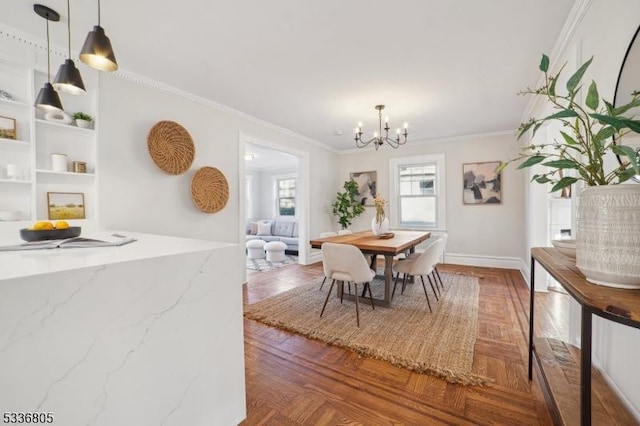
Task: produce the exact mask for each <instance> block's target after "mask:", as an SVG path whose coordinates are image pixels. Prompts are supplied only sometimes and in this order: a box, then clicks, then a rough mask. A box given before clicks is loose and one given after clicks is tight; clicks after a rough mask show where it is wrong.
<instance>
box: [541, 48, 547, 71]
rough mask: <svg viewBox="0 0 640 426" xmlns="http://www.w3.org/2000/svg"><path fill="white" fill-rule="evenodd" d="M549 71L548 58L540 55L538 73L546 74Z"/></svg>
mask: <svg viewBox="0 0 640 426" xmlns="http://www.w3.org/2000/svg"><path fill="white" fill-rule="evenodd" d="M548 70H549V57H548V56H547V55H545V54H544V53H543V54H542V59H540V71H542V72H545V73H546V72H547V71H548Z"/></svg>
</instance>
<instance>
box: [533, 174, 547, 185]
mask: <svg viewBox="0 0 640 426" xmlns="http://www.w3.org/2000/svg"><path fill="white" fill-rule="evenodd" d="M532 180H535V181H536V182H538V183H547V182H551V179H549V178H548V177H546V176H544V175H542V176H537V177H536V178H535V179H532Z"/></svg>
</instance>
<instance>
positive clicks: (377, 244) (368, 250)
mask: <svg viewBox="0 0 640 426" xmlns="http://www.w3.org/2000/svg"><path fill="white" fill-rule="evenodd" d="M392 233H393V237H391V238H381V236H376V235H374V234H373V232H371V231H362V232H354V233H353V234H347V235H338V236H335V237H325V238H317V239H314V240H311V241H309V243H310V244H311V247H312V248H322V244H323V243H327V242H329V243H338V244H351V245H353V246H356V247H358V248H359V249H360V250H361V251H362V252H363V253H364V254H371V255H373V262H372V264H373V266H374V267H375V258H376V256H378V255H381V256H384V299H377V298H374V299H373V302H374V303H375V304H376V305H380V306H386V307H391V292H392V287H391V284H392V281H393V258H394V256H397V255H399V254H400V253H406V252H409V253H413V252H414V251H415V247H416V246H417V245H418V244H420V243H421V242H423V241H424V240H426V239H428V238H429V237H431V233H430V232H424V231H393V232H392ZM341 295H342V286H338V296H341ZM344 297H346V298H347V299H353V296H351V295H348V294H345V295H344Z"/></svg>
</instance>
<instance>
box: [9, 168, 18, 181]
mask: <svg viewBox="0 0 640 426" xmlns="http://www.w3.org/2000/svg"><path fill="white" fill-rule="evenodd" d="M7 179H11V180H16V179H18V166H16V165H15V164H7Z"/></svg>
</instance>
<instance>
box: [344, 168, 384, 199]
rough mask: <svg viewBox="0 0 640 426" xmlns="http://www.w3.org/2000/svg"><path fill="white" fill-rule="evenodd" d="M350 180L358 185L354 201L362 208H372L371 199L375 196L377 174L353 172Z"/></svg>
mask: <svg viewBox="0 0 640 426" xmlns="http://www.w3.org/2000/svg"><path fill="white" fill-rule="evenodd" d="M350 177H351V180H352V181H354V182H355V183H357V184H358V195H356V199H357V200H358V201H359V202H360V204H362V205H363V206H373V205H374V202H373V199H374V198H376V195H377V192H376V191H377V190H376V187H377V184H378V172H375V171H373V172H355V173H351V175H350Z"/></svg>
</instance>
